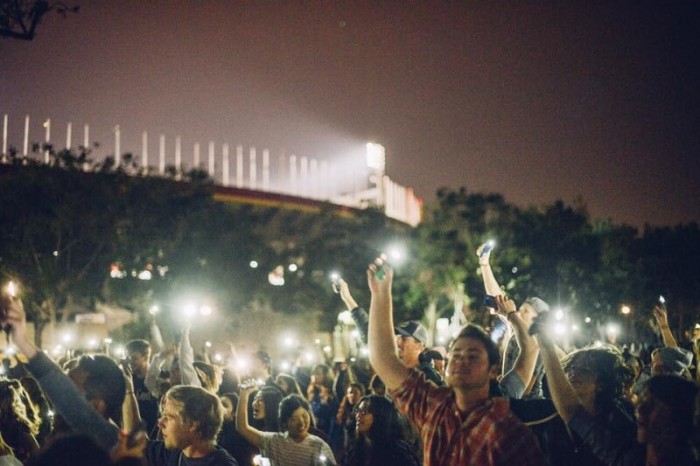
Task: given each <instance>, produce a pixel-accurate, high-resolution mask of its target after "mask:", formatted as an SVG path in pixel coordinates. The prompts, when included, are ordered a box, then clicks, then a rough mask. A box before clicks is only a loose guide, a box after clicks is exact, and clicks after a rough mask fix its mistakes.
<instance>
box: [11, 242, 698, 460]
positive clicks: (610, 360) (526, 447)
mask: <svg viewBox="0 0 700 466" xmlns="http://www.w3.org/2000/svg"><path fill="white" fill-rule="evenodd" d="M476 253H477V255H478V257H479V264H480V268H481V276H482V277H483V280H484V289H485V293H486V295H487V296H489V297H490V301H489V305H490V306H493V308H494V309H495V310H496V311H497V315H498V319H500V322H501V325H505V326H506V328H507V329H508V331H507V332H506V333H505V334H504V335H502V336H500V338H494V335H495V334H493V333H490V332H487V331H486V330H485V329H484V328H482V327H480V326H478V325H474V324H467V325H466V326H464V327H463V328H462V329H461V330H460V331H459V333H458V334H457V335H456V336H455V338H453V340H452V341H451V342H450V344H449V346H448V347H447V348H439V347H437V348H430V347H429V346H428V345H429V343H430V341H431V339H430V338H429V334H428V331H427V329H426V328H425V326H424V325H423V324H422V323H420V322H418V321H408V322H403V323H399V324H398V325H397V324H395V322H394V318H393V309H392V305H393V302H392V282H393V270H392V268H391V267H390V265H389V264H387V263H385V262H384V260H383V258H378V259H377V260H376V261H374V262H373V263H372V264H370V265H369V267H368V269H367V282H368V286H369V289H370V293H371V302H370V305H369V311H366V310H365V309H364V308H363V307H361V306H360V305H358V303H357V302H356V301H355V299H354V298H353V296H352V294H351V292H350V289H349V287H348V284H347V283H346V282H345V281H344V280H342V279H339V280H338V283H337V284H336V285H337V289H338V292H339V295H340V298H341V299H342V301H343V303H344V304H345V306H346V307H347V310H348V311H350V313H351V315H352V317H353V319H354V321H355V324H356V325H357V329H358V331H359V335H360V339H361V340H362V342H363V343H365V344H367V345H368V348H369V361H368V363H369V364H367V365H366V366H363V365H361V364H359V362H355V361H349V360H348V361H335V362H334V363H333V364H331V363H330V361H329V363H328V364H317V365H316V366H314V367H313V368H308V370H307V368H305V367H295V368H294V369H292V370H291V371H290V373H276V372H275V370H274V365H273V361H272V358H271V357H270V355H269V354H268V353H267V352H266V351H264V350H263V349H262V348H261V349H260V350H258V351H256V352H254V353H252V354H250V355H249V356H250V361H251V364H250V365H249V367H247V368H246V369H245V370H243V369H241V368H236V367H235V366H233V365H229V364H222V365H219V364H216V363H212V361H211V360H209V359H208V357H207V354H206V353H204V354H195V351H194V349H193V347H192V345H191V343H190V339H189V333H190V332H189V327H188V326H186V327H185V328H184V329H183V330H182V332H181V334H180V335H179V339H178V341H177V342H173V343H172V344H170V345H166V344H165V342H164V341H163V338H162V336H161V334H160V331H159V329H158V327H157V325H156V321H155V319H153V320H152V324H151V335H150V338H149V339H148V340H146V339H137V340H132V341H131V342H129V343H128V344H127V346H126V358H125V359H124V360H115V359H113V358H111V357H110V356H108V355H106V354H101V353H88V354H83V355H81V356H79V357H77V358H73V359H68V360H60V361H54V360H52V359H51V358H49V356H48V355H47V353H46V352H44V351H41V350H40V349H38V348H36V347H35V346H34V345H33V344H32V342H31V341H30V340H29V338H28V334H27V319H26V313H25V311H24V308H23V305H22V302H21V300H20V299H18V298H17V297H14V296H9V295H3V296H2V298H1V302H0V311H1V312H2V316H1V317H2V319H1V321H2V325H3V328H4V329H6V331H7V332H8V336H9V337H10V338H11V340H12V343H13V345H14V346H15V347H16V349H17V351H18V356H17V358H16V364H13V365H12V367H7V370H6V373H5V374H4V375H3V376H2V377H0V466H3V465H54V466H61V465H75V466H80V465H132V464H133V465H148V466H195V465H196V466H233V465H241V466H251V465H263V466H264V465H271V466H320V465H345V466H384V465H388V466H391V465H400V466H418V465H428V466H443V465H444V466H456V465H506V464H508V465H552V466H555V465H566V466H577V465H681V466H684V465H696V464H700V463H699V462H698V453H699V452H700V450H699V449H698V447H699V446H700V435H698V432H700V431H699V430H698V428H700V425H698V423H699V422H700V400H698V385H697V384H696V379H695V377H697V376H700V371H696V369H695V368H696V365H697V361H696V359H697V354H696V352H694V351H692V349H690V350H689V349H686V348H684V347H682V345H679V343H678V342H677V341H676V339H675V337H674V334H673V332H672V329H671V328H670V326H669V324H668V311H667V310H666V308H665V307H664V306H657V307H656V308H655V309H654V316H655V318H656V321H657V323H658V328H659V330H660V339H661V344H660V345H659V346H658V348H656V349H654V350H653V351H652V352H650V353H649V354H647V355H645V354H634V353H633V352H632V351H631V350H630V349H629V348H619V347H617V346H615V345H613V344H597V345H590V346H585V347H581V348H575V349H573V350H569V348H566V349H567V350H569V351H568V352H567V351H564V350H563V349H561V348H560V347H559V346H557V344H556V342H555V340H554V339H553V338H552V336H551V334H550V332H549V330H548V329H549V320H550V319H549V317H548V316H549V314H550V310H549V306H548V304H547V303H546V302H545V301H544V300H542V299H540V298H537V297H530V298H528V299H526V300H525V301H524V302H523V303H522V304H521V305H520V306H517V305H516V303H515V302H514V301H513V300H511V299H509V298H508V297H507V296H506V295H505V294H504V292H503V290H502V288H501V287H500V286H499V284H498V282H497V280H496V278H495V276H494V274H493V271H492V269H491V265H490V255H491V252H490V250H489V248H488V247H484V246H482V247H481V248H479V250H477V251H476ZM696 333H697V339H696V340H697V341H700V326H698V328H697V330H696ZM698 346H700V345H697V344H694V345H693V346H692V348H697V347H698ZM238 356H239V355H238V354H237V353H236V348H235V347H234V346H233V345H231V358H232V359H235V358H237V357H238ZM696 411H697V413H696Z"/></svg>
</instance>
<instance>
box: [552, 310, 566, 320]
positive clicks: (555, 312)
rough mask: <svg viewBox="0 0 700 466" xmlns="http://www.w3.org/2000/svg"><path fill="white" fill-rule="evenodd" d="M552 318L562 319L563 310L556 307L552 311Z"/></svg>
mask: <svg viewBox="0 0 700 466" xmlns="http://www.w3.org/2000/svg"><path fill="white" fill-rule="evenodd" d="M554 318H555V319H557V320H562V319H563V318H564V310H563V309H557V310H556V311H554Z"/></svg>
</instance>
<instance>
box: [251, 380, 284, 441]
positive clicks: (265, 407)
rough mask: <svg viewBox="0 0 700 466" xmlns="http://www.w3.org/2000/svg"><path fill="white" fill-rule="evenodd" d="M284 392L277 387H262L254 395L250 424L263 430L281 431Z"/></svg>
mask: <svg viewBox="0 0 700 466" xmlns="http://www.w3.org/2000/svg"><path fill="white" fill-rule="evenodd" d="M280 401H282V394H281V393H280V391H279V390H277V389H276V388H271V387H265V386H263V387H261V388H260V390H258V392H257V393H256V394H255V396H254V397H253V420H252V421H251V423H250V425H252V426H253V427H255V428H256V429H258V430H261V431H263V432H279V405H280Z"/></svg>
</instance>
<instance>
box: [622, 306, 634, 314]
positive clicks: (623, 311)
mask: <svg viewBox="0 0 700 466" xmlns="http://www.w3.org/2000/svg"><path fill="white" fill-rule="evenodd" d="M620 312H622V313H623V314H625V315H627V314H629V313H630V312H632V309H630V307H629V306H627V305H623V306H622V307H621V308H620Z"/></svg>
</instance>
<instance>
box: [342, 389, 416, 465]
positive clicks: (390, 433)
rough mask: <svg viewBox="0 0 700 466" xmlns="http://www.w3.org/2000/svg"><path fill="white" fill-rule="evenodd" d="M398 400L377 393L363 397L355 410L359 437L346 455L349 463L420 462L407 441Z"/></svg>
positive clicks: (400, 463) (390, 463)
mask: <svg viewBox="0 0 700 466" xmlns="http://www.w3.org/2000/svg"><path fill="white" fill-rule="evenodd" d="M399 416H400V415H399V412H398V411H397V410H396V407H395V406H394V404H393V403H392V402H391V401H390V400H389V399H387V398H385V397H383V396H377V395H368V396H365V397H363V398H362V399H361V400H360V402H359V403H358V405H357V409H356V410H355V420H356V426H357V439H356V440H355V443H354V445H353V446H352V447H351V448H350V451H348V452H347V455H346V456H345V462H344V463H343V464H344V465H345V466H394V465H396V466H420V464H421V463H420V461H419V460H418V458H417V457H416V456H415V455H414V453H413V452H412V451H411V448H410V446H409V445H408V443H406V441H405V434H404V428H403V423H402V422H401V420H400V417H399Z"/></svg>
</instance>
